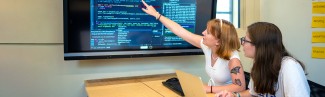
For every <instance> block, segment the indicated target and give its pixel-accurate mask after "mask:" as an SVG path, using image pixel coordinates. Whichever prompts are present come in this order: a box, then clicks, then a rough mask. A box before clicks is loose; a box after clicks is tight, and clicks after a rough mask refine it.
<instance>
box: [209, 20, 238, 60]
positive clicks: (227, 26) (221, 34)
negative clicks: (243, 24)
mask: <svg viewBox="0 0 325 97" xmlns="http://www.w3.org/2000/svg"><path fill="white" fill-rule="evenodd" d="M207 26H208V27H207V28H208V31H209V32H210V33H211V34H212V35H213V36H215V37H216V38H217V39H219V42H220V47H219V49H218V50H217V52H216V53H217V55H218V56H219V57H220V58H223V59H226V60H229V59H230V56H231V54H232V52H233V51H234V50H237V51H238V50H239V48H240V42H239V39H238V36H237V31H236V29H235V27H234V25H233V24H232V23H230V22H228V21H226V20H222V19H212V20H210V21H209V22H208V23H207Z"/></svg>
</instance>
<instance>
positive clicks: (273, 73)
mask: <svg viewBox="0 0 325 97" xmlns="http://www.w3.org/2000/svg"><path fill="white" fill-rule="evenodd" d="M248 33H249V35H248V37H249V38H250V39H251V41H252V43H253V44H254V45H255V57H254V63H253V68H252V70H251V77H252V79H253V81H254V87H255V88H254V90H255V91H256V92H257V93H263V94H264V93H270V94H273V95H274V94H275V92H276V90H275V88H274V86H275V85H276V83H277V81H278V75H279V71H280V69H281V61H282V58H283V57H284V56H290V57H292V56H291V55H290V54H289V53H288V51H287V50H286V48H285V47H284V45H283V42H282V35H281V31H280V29H279V28H278V27H277V26H276V25H274V24H272V23H267V22H257V23H254V24H252V25H250V26H248ZM292 58H293V57H292ZM295 60H296V61H297V62H299V63H300V65H301V67H302V68H303V69H304V70H305V66H304V64H302V63H301V62H300V61H299V60H297V59H295Z"/></svg>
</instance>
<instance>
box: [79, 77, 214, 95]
mask: <svg viewBox="0 0 325 97" xmlns="http://www.w3.org/2000/svg"><path fill="white" fill-rule="evenodd" d="M171 77H176V74H174V73H173V74H162V75H149V76H136V77H123V78H109V79H94V80H86V81H85V86H86V92H87V94H88V97H181V96H180V95H178V94H176V93H174V92H173V91H172V90H170V89H168V88H166V87H165V86H164V85H163V84H162V83H161V82H163V81H165V80H167V79H169V78H171ZM213 96H214V94H208V97H213Z"/></svg>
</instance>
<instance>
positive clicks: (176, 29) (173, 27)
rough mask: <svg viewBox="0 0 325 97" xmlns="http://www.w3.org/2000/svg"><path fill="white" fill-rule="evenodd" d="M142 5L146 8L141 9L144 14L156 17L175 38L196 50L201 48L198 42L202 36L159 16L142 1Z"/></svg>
mask: <svg viewBox="0 0 325 97" xmlns="http://www.w3.org/2000/svg"><path fill="white" fill-rule="evenodd" d="M142 3H143V4H144V6H146V9H144V8H142V10H143V11H144V12H146V13H147V14H149V15H151V16H154V17H156V19H158V20H159V21H160V22H161V23H162V24H163V25H164V26H165V27H167V28H168V29H169V30H170V31H172V32H173V33H174V34H176V35H177V36H179V37H181V38H183V39H184V40H185V41H187V42H189V43H190V44H192V45H194V46H196V47H198V48H201V45H200V41H201V39H202V38H203V37H202V36H200V35H196V34H193V33H191V32H189V31H187V30H186V29H184V28H183V27H182V26H181V25H179V24H177V23H176V22H174V21H172V20H170V19H168V18H167V17H164V16H163V15H161V14H159V13H158V12H157V11H156V9H155V8H154V7H152V6H151V5H148V4H147V3H146V2H144V1H143V0H142Z"/></svg>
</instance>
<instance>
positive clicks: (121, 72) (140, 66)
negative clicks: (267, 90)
mask: <svg viewBox="0 0 325 97" xmlns="http://www.w3.org/2000/svg"><path fill="white" fill-rule="evenodd" d="M62 1H63V0H1V1H0V12H1V15H0V22H1V26H0V77H1V78H0V97H87V95H86V92H85V90H84V83H83V81H84V80H88V79H98V78H111V77H123V76H136V75H148V74H161V73H171V72H174V69H181V70H184V71H187V72H191V73H193V74H197V75H200V76H202V77H203V79H204V80H207V79H208V77H207V76H206V74H205V71H204V66H202V65H203V64H204V57H203V56H174V57H148V58H132V59H130V58H126V59H109V60H86V61H64V60H63V12H62V10H63V8H62V5H63V4H62ZM276 1H280V0H276ZM270 2H271V1H270ZM242 3H243V5H244V6H241V7H242V9H241V11H242V12H244V13H243V15H244V17H243V18H242V19H241V22H242V27H243V28H242V29H238V34H239V36H244V35H245V26H247V25H249V24H251V23H252V22H255V21H258V20H259V19H260V18H262V19H263V20H270V21H275V20H273V18H272V17H268V16H269V15H271V14H268V13H264V12H263V11H260V6H259V4H260V1H259V0H243V2H242ZM266 3H269V2H265V1H263V2H261V4H262V5H263V6H261V9H263V10H265V9H267V10H271V7H272V6H274V4H273V5H272V3H270V4H271V5H266ZM288 5H290V4H288ZM275 11H277V10H275ZM260 12H261V14H262V13H263V14H262V15H261V16H260V15H259V14H260ZM274 14H278V13H274ZM279 14H280V13H279ZM281 14H282V13H281ZM282 27H285V26H282ZM290 27H291V28H293V27H294V26H290ZM304 29H308V28H302V29H299V30H304ZM299 30H297V31H296V30H295V32H299ZM293 32H294V31H293ZM293 32H292V34H294V33H293ZM286 37H289V36H286ZM300 37H302V36H300ZM288 39H289V40H286V41H287V43H289V42H291V41H294V39H293V38H291V39H290V38H288ZM306 43H307V42H306ZM301 47H302V46H301ZM294 48H295V47H293V46H292V45H289V49H291V50H292V49H294ZM296 52H297V51H296ZM303 54H305V53H303ZM306 54H308V53H306ZM299 56H300V57H302V58H305V57H304V56H305V55H302V54H301V55H299ZM241 58H242V59H241V61H242V63H243V65H244V69H245V71H250V68H251V62H252V61H251V60H250V59H248V58H245V57H243V56H242V52H241ZM306 58H308V56H306ZM303 61H304V62H306V63H310V64H308V65H309V66H310V65H311V63H313V62H320V63H321V62H323V61H320V60H314V59H307V60H303ZM317 66H320V64H318V65H317V64H316V65H315V67H313V68H309V71H313V72H310V75H312V77H311V79H313V80H317V81H318V82H320V80H322V78H317V74H321V73H322V72H321V71H323V70H320V69H322V68H320V69H318V68H316V67H317ZM314 75H316V76H314ZM322 84H323V85H325V83H322Z"/></svg>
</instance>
